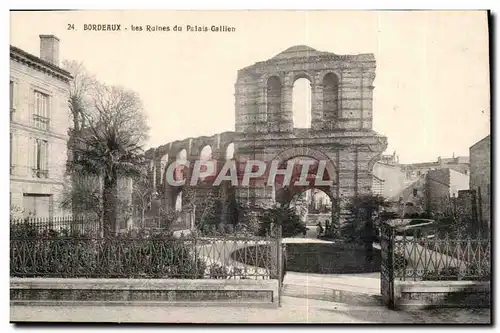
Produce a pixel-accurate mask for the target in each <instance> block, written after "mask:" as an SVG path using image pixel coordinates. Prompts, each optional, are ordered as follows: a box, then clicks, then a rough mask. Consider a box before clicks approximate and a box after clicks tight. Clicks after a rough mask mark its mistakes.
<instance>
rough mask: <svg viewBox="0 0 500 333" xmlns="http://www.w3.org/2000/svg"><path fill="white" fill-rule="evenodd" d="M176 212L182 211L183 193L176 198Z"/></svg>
mask: <svg viewBox="0 0 500 333" xmlns="http://www.w3.org/2000/svg"><path fill="white" fill-rule="evenodd" d="M175 211H176V212H180V211H182V191H180V192H179V193H178V194H177V197H176V198H175Z"/></svg>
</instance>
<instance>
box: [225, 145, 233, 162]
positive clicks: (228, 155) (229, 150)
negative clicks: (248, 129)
mask: <svg viewBox="0 0 500 333" xmlns="http://www.w3.org/2000/svg"><path fill="white" fill-rule="evenodd" d="M233 158H234V143H230V144H229V145H228V146H227V148H226V161H229V160H232V159H233Z"/></svg>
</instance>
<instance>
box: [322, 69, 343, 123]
mask: <svg viewBox="0 0 500 333" xmlns="http://www.w3.org/2000/svg"><path fill="white" fill-rule="evenodd" d="M338 118H339V79H338V77H337V75H335V74H334V73H328V74H326V75H325V77H324V78H323V120H325V121H333V122H335V121H337V120H338Z"/></svg>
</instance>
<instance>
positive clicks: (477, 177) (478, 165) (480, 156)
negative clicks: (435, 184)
mask: <svg viewBox="0 0 500 333" xmlns="http://www.w3.org/2000/svg"><path fill="white" fill-rule="evenodd" d="M490 152H491V139H490V136H489V135H488V136H487V137H485V138H484V139H482V140H481V141H479V142H477V143H475V144H474V145H473V146H471V147H470V149H469V153H470V183H469V186H470V189H471V190H473V191H474V194H475V198H476V206H477V212H478V219H479V220H482V221H487V222H488V223H491V211H490V209H491V156H490Z"/></svg>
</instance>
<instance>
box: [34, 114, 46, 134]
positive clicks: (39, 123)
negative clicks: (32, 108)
mask: <svg viewBox="0 0 500 333" xmlns="http://www.w3.org/2000/svg"><path fill="white" fill-rule="evenodd" d="M49 125H50V118H47V117H43V116H40V115H38V114H33V126H34V127H36V128H38V129H41V130H44V131H48V130H49Z"/></svg>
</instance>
